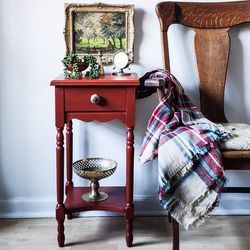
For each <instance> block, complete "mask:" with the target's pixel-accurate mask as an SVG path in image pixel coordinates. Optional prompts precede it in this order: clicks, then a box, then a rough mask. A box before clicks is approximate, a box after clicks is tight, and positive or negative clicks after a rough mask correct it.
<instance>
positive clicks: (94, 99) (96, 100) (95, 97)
mask: <svg viewBox="0 0 250 250" xmlns="http://www.w3.org/2000/svg"><path fill="white" fill-rule="evenodd" d="M90 101H91V102H92V103H94V104H98V103H100V101H101V97H100V96H98V95H97V94H93V95H92V96H91V97H90Z"/></svg>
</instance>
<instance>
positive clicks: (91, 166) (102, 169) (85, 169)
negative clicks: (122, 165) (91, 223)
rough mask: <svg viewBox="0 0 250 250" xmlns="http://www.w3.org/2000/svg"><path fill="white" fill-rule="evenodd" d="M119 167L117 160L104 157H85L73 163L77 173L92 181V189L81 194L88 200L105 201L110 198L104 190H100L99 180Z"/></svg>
mask: <svg viewBox="0 0 250 250" xmlns="http://www.w3.org/2000/svg"><path fill="white" fill-rule="evenodd" d="M116 167H117V162H115V161H114V160H110V159H104V158H85V159H82V160H79V161H76V162H74V163H73V168H74V171H75V173H76V174H77V175H78V176H80V177H82V178H84V179H88V180H90V181H91V184H90V188H91V191H90V192H89V193H87V194H84V195H82V196H81V198H82V199H83V200H85V201H87V202H97V201H103V200H106V199H107V198H108V195H107V194H106V193H104V192H99V191H98V189H99V182H98V181H99V180H100V179H104V178H107V177H109V176H110V175H112V174H113V173H114V172H115V170H116Z"/></svg>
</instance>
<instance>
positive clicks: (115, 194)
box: [65, 186, 125, 213]
mask: <svg viewBox="0 0 250 250" xmlns="http://www.w3.org/2000/svg"><path fill="white" fill-rule="evenodd" d="M99 190H100V191H102V192H106V193H107V194H108V195H109V198H108V199H107V200H105V201H101V202H96V203H93V202H86V201H84V200H82V199H81V195H83V194H85V193H88V192H89V191H90V187H74V188H73V189H72V191H71V192H70V193H69V194H68V195H67V198H66V200H65V210H66V213H75V212H80V211H89V210H104V211H113V212H120V213H124V212H125V199H124V196H125V187H102V186H101V187H100V189H99Z"/></svg>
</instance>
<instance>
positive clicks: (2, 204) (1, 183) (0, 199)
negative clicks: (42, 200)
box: [0, 98, 10, 218]
mask: <svg viewBox="0 0 250 250" xmlns="http://www.w3.org/2000/svg"><path fill="white" fill-rule="evenodd" d="M0 99H1V98H0ZM1 107H2V105H1ZM0 117H3V116H2V111H1V109H0ZM0 121H3V119H0ZM2 131H3V129H2V123H1V122H0V138H3V136H2ZM2 142H3V140H0V190H1V191H0V218H1V216H2V214H6V213H8V211H9V212H10V210H9V209H10V208H9V206H8V203H6V199H7V198H8V191H7V189H6V185H5V179H4V176H5V175H4V173H3V169H4V168H3V155H2V154H3V147H4V145H2ZM5 169H6V170H7V168H5Z"/></svg>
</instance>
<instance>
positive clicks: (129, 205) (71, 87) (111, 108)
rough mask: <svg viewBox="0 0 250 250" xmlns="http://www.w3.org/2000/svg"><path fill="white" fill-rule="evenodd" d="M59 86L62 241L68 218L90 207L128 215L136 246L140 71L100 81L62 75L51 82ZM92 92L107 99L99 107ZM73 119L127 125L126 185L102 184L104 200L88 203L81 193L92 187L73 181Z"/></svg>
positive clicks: (128, 228)
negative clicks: (136, 122) (92, 100)
mask: <svg viewBox="0 0 250 250" xmlns="http://www.w3.org/2000/svg"><path fill="white" fill-rule="evenodd" d="M51 85H52V86H55V89H56V91H55V93H56V94H55V98H56V101H55V102H56V126H57V131H58V132H57V154H56V166H57V203H58V204H57V207H56V219H57V222H58V238H57V239H58V244H59V246H64V240H65V237H64V225H63V223H64V218H65V214H67V215H68V218H71V217H72V213H74V212H80V211H88V210H106V211H114V212H120V213H123V214H125V219H126V241H127V246H132V241H133V234H132V229H133V226H132V222H133V219H134V205H133V171H134V170H133V168H134V166H133V164H134V146H133V145H134V135H133V128H134V119H135V89H136V87H137V86H138V85H139V81H138V77H137V75H136V74H132V75H131V76H125V77H118V76H112V75H105V76H104V77H101V78H99V79H96V80H90V79H88V78H83V79H80V80H74V79H64V78H63V77H62V76H60V77H59V78H57V79H56V80H53V81H52V82H51ZM91 94H99V95H101V97H103V99H104V100H105V101H106V102H104V103H102V105H100V106H98V105H96V104H92V103H90V102H89V98H90V96H91ZM72 119H79V120H82V121H94V120H97V121H100V122H106V121H110V120H114V119H118V120H120V121H121V122H123V123H124V124H125V125H126V127H127V147H126V186H125V187H101V190H104V192H107V193H108V194H109V195H110V197H109V198H108V199H107V200H105V201H102V202H98V203H87V202H85V201H83V200H81V198H80V196H81V194H83V193H86V192H87V191H88V190H89V187H74V186H73V182H72V151H73V145H72V144H73V142H72V122H71V121H72ZM65 123H67V125H66V154H67V164H66V165H67V181H66V185H65V187H66V200H65V202H63V190H64V183H63V172H64V150H63V127H64V125H65Z"/></svg>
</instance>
